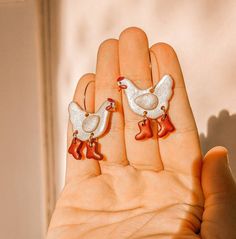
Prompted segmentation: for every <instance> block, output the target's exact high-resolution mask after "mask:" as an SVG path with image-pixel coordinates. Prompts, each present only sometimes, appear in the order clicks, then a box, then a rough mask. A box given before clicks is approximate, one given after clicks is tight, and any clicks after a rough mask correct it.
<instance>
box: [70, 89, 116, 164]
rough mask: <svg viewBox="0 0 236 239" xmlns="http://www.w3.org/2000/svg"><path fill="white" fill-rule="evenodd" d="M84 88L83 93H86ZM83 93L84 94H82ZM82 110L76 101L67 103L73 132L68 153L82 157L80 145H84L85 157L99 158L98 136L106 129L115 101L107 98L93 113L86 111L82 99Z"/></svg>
mask: <svg viewBox="0 0 236 239" xmlns="http://www.w3.org/2000/svg"><path fill="white" fill-rule="evenodd" d="M86 89H87V87H86V88H85V93H86ZM84 95H85V94H84ZM84 108H85V110H83V109H82V108H81V107H80V106H79V105H78V104H77V103H75V102H71V103H70V104H69V114H70V121H71V123H72V126H73V130H74V134H73V139H72V142H71V145H70V147H69V149H68V153H69V154H72V155H73V157H74V158H75V159H81V158H82V152H81V151H82V145H83V143H84V142H85V145H86V158H89V159H91V158H93V159H95V160H101V159H102V158H103V156H102V154H101V153H100V152H99V148H98V142H97V141H98V138H99V137H101V136H102V135H103V134H104V133H105V131H106V130H107V127H108V123H109V118H110V113H111V112H112V111H114V110H115V101H114V100H113V99H111V98H108V99H107V100H106V101H105V102H104V103H103V104H102V105H101V106H100V108H99V109H98V111H97V112H95V113H89V112H87V111H86V104H85V101H84Z"/></svg>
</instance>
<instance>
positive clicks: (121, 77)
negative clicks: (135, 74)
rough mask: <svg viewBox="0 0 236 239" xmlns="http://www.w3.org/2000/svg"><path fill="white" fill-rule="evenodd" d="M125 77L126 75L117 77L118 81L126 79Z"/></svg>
mask: <svg viewBox="0 0 236 239" xmlns="http://www.w3.org/2000/svg"><path fill="white" fill-rule="evenodd" d="M124 79H125V77H124V76H120V77H119V78H118V79H117V81H121V80H124Z"/></svg>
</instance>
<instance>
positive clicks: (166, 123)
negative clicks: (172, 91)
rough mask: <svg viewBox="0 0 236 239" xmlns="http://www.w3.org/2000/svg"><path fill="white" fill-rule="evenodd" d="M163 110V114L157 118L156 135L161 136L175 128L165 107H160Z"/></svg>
mask: <svg viewBox="0 0 236 239" xmlns="http://www.w3.org/2000/svg"><path fill="white" fill-rule="evenodd" d="M161 109H162V110H163V115H162V116H160V117H159V118H157V123H158V133H157V135H158V136H159V137H160V138H162V137H164V136H166V135H167V134H168V133H170V132H172V131H174V130H175V127H174V125H173V124H172V123H171V121H170V118H169V116H168V114H167V113H166V109H165V107H164V106H162V107H161Z"/></svg>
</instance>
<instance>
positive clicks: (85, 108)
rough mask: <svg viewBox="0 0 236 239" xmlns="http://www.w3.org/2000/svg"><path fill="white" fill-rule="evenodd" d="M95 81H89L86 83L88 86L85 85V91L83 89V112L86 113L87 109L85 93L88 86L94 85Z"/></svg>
mask: <svg viewBox="0 0 236 239" xmlns="http://www.w3.org/2000/svg"><path fill="white" fill-rule="evenodd" d="M94 82H95V81H94V80H91V81H89V82H88V84H87V85H86V87H85V89H84V110H85V111H86V112H87V107H86V93H87V89H88V86H89V85H90V84H91V83H94Z"/></svg>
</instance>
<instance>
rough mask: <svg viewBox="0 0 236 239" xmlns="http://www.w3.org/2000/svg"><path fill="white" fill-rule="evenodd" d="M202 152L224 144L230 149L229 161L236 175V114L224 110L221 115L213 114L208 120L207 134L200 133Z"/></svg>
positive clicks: (204, 152)
mask: <svg viewBox="0 0 236 239" xmlns="http://www.w3.org/2000/svg"><path fill="white" fill-rule="evenodd" d="M200 142H201V147H202V152H203V154H204V155H205V154H206V152H207V151H208V150H209V149H211V148H212V147H214V146H218V145H221V146H224V147H226V148H227V149H228V151H229V161H230V166H231V169H232V172H233V174H234V176H236V114H233V115H230V114H229V111H227V110H225V109H224V110H222V111H220V113H219V116H218V117H216V116H211V117H210V118H209V120H208V127H207V135H204V134H203V133H201V134H200Z"/></svg>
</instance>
